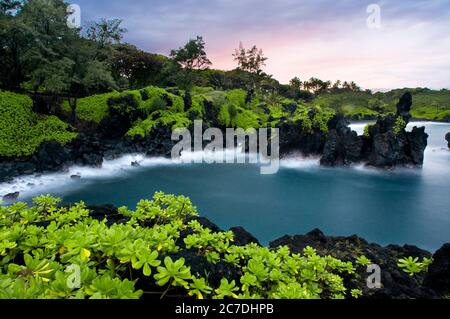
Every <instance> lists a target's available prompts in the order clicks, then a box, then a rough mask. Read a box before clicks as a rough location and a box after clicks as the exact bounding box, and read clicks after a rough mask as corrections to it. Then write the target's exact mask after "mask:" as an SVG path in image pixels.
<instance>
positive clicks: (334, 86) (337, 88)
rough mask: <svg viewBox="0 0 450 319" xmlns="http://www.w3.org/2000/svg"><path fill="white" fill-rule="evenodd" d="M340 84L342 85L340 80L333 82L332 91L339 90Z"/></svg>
mask: <svg viewBox="0 0 450 319" xmlns="http://www.w3.org/2000/svg"><path fill="white" fill-rule="evenodd" d="M341 85H342V82H341V80H337V81H336V82H334V84H333V90H334V91H337V90H339V89H340V88H341Z"/></svg>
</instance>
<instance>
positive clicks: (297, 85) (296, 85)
mask: <svg viewBox="0 0 450 319" xmlns="http://www.w3.org/2000/svg"><path fill="white" fill-rule="evenodd" d="M289 85H290V86H291V88H292V89H294V90H296V91H300V90H301V89H302V85H303V82H302V81H301V80H300V78H299V77H297V76H296V77H294V78H293V79H292V80H291V81H289Z"/></svg>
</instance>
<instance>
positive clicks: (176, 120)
mask: <svg viewBox="0 0 450 319" xmlns="http://www.w3.org/2000/svg"><path fill="white" fill-rule="evenodd" d="M153 118H156V119H153ZM191 124H192V121H191V120H189V118H188V117H187V115H186V114H185V113H172V112H167V111H165V112H155V113H153V114H152V115H150V116H149V117H148V118H147V119H145V120H139V121H137V122H136V123H135V124H134V125H133V127H132V128H131V129H130V130H129V131H128V132H127V135H128V136H131V137H133V136H136V135H140V136H141V137H145V136H147V135H149V134H150V133H151V132H152V131H153V129H154V128H155V127H158V126H161V127H169V128H170V129H171V130H175V129H177V128H188V127H189V126H190V125H191Z"/></svg>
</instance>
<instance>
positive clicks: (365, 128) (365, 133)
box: [363, 124, 374, 137]
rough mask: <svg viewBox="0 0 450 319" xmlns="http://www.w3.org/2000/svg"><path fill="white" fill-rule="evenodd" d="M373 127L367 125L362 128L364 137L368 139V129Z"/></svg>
mask: <svg viewBox="0 0 450 319" xmlns="http://www.w3.org/2000/svg"><path fill="white" fill-rule="evenodd" d="M372 126H374V124H367V125H366V126H364V134H363V136H364V137H370V128H371V127H372Z"/></svg>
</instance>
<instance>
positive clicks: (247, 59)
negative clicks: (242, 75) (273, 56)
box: [233, 43, 267, 88]
mask: <svg viewBox="0 0 450 319" xmlns="http://www.w3.org/2000/svg"><path fill="white" fill-rule="evenodd" d="M233 57H234V60H235V61H237V63H238V69H239V70H242V71H246V72H249V73H250V74H251V80H252V86H253V88H255V87H257V86H259V84H260V82H261V78H262V77H263V72H262V68H263V67H264V66H265V65H266V61H267V58H266V57H264V53H263V51H262V49H258V48H257V47H256V45H254V46H253V47H252V48H251V49H248V50H246V49H245V48H244V46H243V45H242V43H240V44H239V48H238V49H236V50H235V52H234V54H233Z"/></svg>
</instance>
